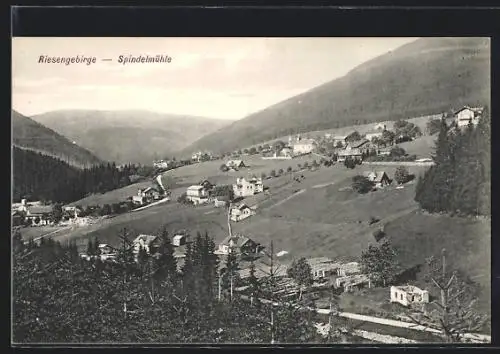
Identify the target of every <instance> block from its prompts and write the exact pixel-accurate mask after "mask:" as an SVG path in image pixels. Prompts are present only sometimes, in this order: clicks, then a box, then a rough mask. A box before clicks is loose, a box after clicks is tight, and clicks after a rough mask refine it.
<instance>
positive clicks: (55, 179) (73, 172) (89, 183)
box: [12, 147, 130, 203]
mask: <svg viewBox="0 0 500 354" xmlns="http://www.w3.org/2000/svg"><path fill="white" fill-rule="evenodd" d="M12 163H13V200H14V201H19V200H20V199H21V198H28V199H31V200H44V201H53V202H62V203H67V202H71V201H75V200H78V199H81V198H84V197H85V196H86V195H88V194H91V193H104V192H106V191H109V190H112V189H116V188H120V187H123V186H126V185H128V184H130V179H129V173H130V172H129V171H128V170H127V168H124V169H123V170H118V169H117V168H116V167H115V165H114V164H109V163H108V164H100V165H97V166H93V167H90V168H85V169H79V168H76V167H73V166H71V165H69V164H67V163H66V162H64V161H62V160H59V159H55V158H53V157H50V156H47V155H44V154H42V153H36V152H33V151H30V150H24V149H19V148H16V147H13V162H12Z"/></svg>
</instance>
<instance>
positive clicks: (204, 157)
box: [191, 151, 214, 162]
mask: <svg viewBox="0 0 500 354" xmlns="http://www.w3.org/2000/svg"><path fill="white" fill-rule="evenodd" d="M213 158H214V155H213V154H212V153H211V152H210V151H198V152H195V153H194V154H192V155H191V161H192V162H202V161H210V160H212V159H213Z"/></svg>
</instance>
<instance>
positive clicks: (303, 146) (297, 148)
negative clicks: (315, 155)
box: [288, 135, 316, 156]
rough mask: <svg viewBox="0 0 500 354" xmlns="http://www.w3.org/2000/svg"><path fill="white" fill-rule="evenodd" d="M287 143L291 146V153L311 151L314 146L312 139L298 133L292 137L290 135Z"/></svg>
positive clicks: (307, 152)
mask: <svg viewBox="0 0 500 354" xmlns="http://www.w3.org/2000/svg"><path fill="white" fill-rule="evenodd" d="M288 145H289V146H290V147H291V148H292V150H293V154H294V155H295V156H297V155H305V154H309V153H311V152H312V151H313V150H314V149H315V148H316V141H315V140H314V139H304V138H302V137H301V136H300V135H297V137H296V138H295V139H294V138H292V137H291V136H290V137H289V138H288Z"/></svg>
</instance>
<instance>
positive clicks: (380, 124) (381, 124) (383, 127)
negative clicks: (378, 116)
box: [373, 123, 387, 130]
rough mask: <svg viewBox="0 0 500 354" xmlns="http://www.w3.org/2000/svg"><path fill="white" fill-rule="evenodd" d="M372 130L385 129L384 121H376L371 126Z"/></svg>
mask: <svg viewBox="0 0 500 354" xmlns="http://www.w3.org/2000/svg"><path fill="white" fill-rule="evenodd" d="M373 129H374V130H386V129H387V126H386V125H385V124H384V123H377V124H375V126H374V127H373Z"/></svg>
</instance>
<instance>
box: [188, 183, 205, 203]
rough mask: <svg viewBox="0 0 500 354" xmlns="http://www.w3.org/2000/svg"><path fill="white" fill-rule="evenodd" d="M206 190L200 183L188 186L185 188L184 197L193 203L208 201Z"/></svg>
mask: <svg viewBox="0 0 500 354" xmlns="http://www.w3.org/2000/svg"><path fill="white" fill-rule="evenodd" d="M208 194H209V193H208V190H206V189H205V187H203V186H200V185H194V186H190V187H188V189H187V190H186V199H187V200H190V201H192V202H193V203H194V204H195V205H198V204H203V203H207V202H208V196H209V195H208Z"/></svg>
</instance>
